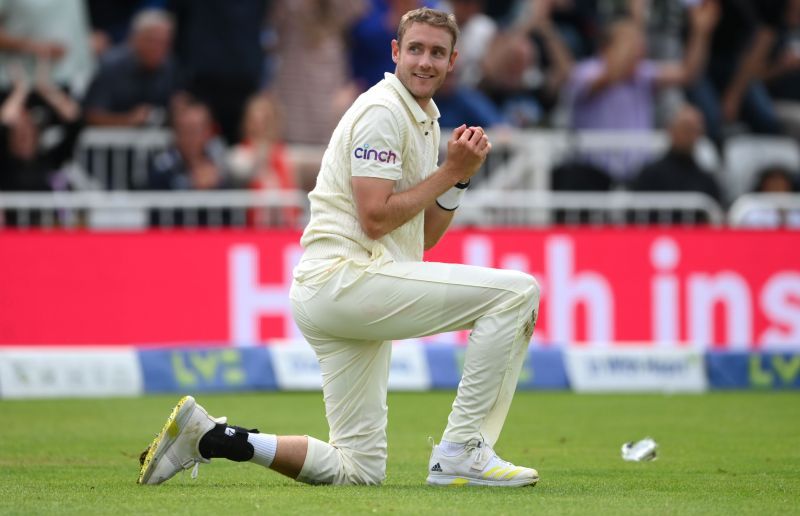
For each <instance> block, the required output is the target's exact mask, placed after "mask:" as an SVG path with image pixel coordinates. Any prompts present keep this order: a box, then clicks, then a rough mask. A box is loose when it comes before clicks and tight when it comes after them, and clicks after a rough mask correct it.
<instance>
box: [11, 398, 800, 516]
mask: <svg viewBox="0 0 800 516" xmlns="http://www.w3.org/2000/svg"><path fill="white" fill-rule="evenodd" d="M177 399H178V396H148V397H143V398H138V399H113V400H40V401H0V416H2V425H0V514H46V513H75V514H77V513H80V514H365V513H366V514H416V515H420V516H429V515H436V516H444V515H450V514H491V515H500V514H533V513H535V514H548V515H549V514H725V515H730V514H780V515H786V514H800V394H798V393H758V392H752V393H744V392H738V393H714V394H707V395H697V396H691V395H690V396H686V395H680V396H678V395H675V396H659V395H576V394H571V393H541V392H521V393H518V394H517V397H516V399H515V402H514V406H513V407H512V411H511V414H510V415H509V418H508V421H507V423H506V427H505V430H504V433H503V436H502V438H501V440H500V442H499V443H498V445H497V446H496V448H497V451H498V452H499V453H500V454H501V456H503V457H504V458H507V459H509V460H511V461H513V462H517V463H519V464H524V465H530V466H534V467H536V468H537V469H538V470H539V473H540V475H541V481H540V482H539V485H537V486H536V487H534V488H522V489H502V490H498V489H490V488H433V487H428V486H426V485H425V484H424V481H425V476H426V466H427V460H428V456H429V454H430V449H429V447H428V444H427V437H428V436H429V435H432V436H435V437H436V438H437V440H438V438H439V435H440V432H441V430H442V428H443V425H444V422H445V418H446V416H447V413H448V411H449V406H450V403H451V402H452V393H450V392H436V393H424V394H423V393H394V394H391V395H390V398H389V467H388V480H387V481H386V483H385V484H384V485H383V486H381V487H331V486H318V487H311V486H306V485H301V484H296V483H294V482H293V481H290V480H288V479H285V478H283V477H281V476H279V475H277V474H276V473H274V472H271V471H267V470H265V469H263V468H261V467H258V466H255V465H252V464H236V463H229V462H225V461H221V460H217V461H214V463H212V464H207V465H201V467H200V476H199V478H197V479H196V480H192V479H191V478H190V476H189V472H185V473H183V474H180V475H178V476H177V477H175V478H174V479H172V480H171V481H170V482H168V483H166V484H164V485H161V486H156V487H151V486H139V485H136V483H135V481H136V477H137V473H138V455H139V452H140V451H141V450H143V449H144V447H145V446H146V445H147V444H148V443H149V441H150V439H151V438H152V437H153V435H154V434H155V433H156V432H157V431H158V430H159V429H160V428H161V425H162V423H163V421H164V420H165V418H166V417H167V415H168V414H169V411H170V410H171V408H172V406H173V404H174V403H175V402H176V401H177ZM197 399H198V401H199V402H200V403H201V404H203V405H204V406H205V407H206V408H207V409H208V410H209V412H210V413H212V414H214V415H218V416H219V415H227V416H228V417H229V420H230V421H231V423H234V424H240V425H243V426H256V427H258V428H260V429H261V430H262V431H269V432H276V433H309V434H312V435H315V436H317V437H320V438H323V439H324V438H325V437H326V435H327V433H326V426H325V421H324V417H323V407H322V399H321V395H320V394H319V393H270V394H263V393H259V394H236V395H233V394H228V395H198V396H197ZM645 436H652V437H653V438H655V439H656V441H657V442H658V443H659V445H660V448H659V458H658V460H657V461H655V462H649V463H627V462H624V461H622V459H621V458H620V451H619V449H620V445H621V444H622V443H623V442H625V441H626V440H633V439H637V438H641V437H645Z"/></svg>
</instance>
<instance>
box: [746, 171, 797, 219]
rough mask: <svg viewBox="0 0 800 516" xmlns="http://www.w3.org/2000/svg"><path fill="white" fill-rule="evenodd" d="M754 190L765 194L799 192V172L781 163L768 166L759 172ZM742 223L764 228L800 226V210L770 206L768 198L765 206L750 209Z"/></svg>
mask: <svg viewBox="0 0 800 516" xmlns="http://www.w3.org/2000/svg"><path fill="white" fill-rule="evenodd" d="M753 192H754V193H763V194H792V193H796V192H798V174H797V173H792V171H790V170H789V169H787V168H785V167H783V166H781V165H774V166H770V167H766V168H765V169H763V170H762V171H760V172H759V173H758V176H757V178H756V181H755V185H754V186H753ZM741 224H742V225H743V226H755V227H762V228H776V227H788V228H800V210H797V209H781V208H778V207H774V206H769V200H766V201H765V202H764V206H761V207H758V208H753V209H750V210H748V211H747V212H746V214H745V216H744V218H743V220H742V221H741Z"/></svg>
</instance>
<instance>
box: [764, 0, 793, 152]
mask: <svg viewBox="0 0 800 516" xmlns="http://www.w3.org/2000/svg"><path fill="white" fill-rule="evenodd" d="M784 25H785V27H786V28H788V29H789V30H783V31H781V33H780V34H779V37H778V42H777V43H776V45H775V48H774V49H773V51H772V56H771V59H770V63H769V66H768V67H767V72H766V76H765V78H766V85H767V89H768V90H769V93H770V96H771V97H772V99H773V101H774V102H773V105H774V107H775V112H776V115H777V116H778V118H779V119H780V121H781V123H782V124H783V126H784V128H785V129H786V131H787V132H788V133H789V134H791V135H792V136H793V137H794V138H795V139H797V140H800V30H799V29H798V27H800V0H789V4H788V6H787V8H786V16H785V23H784Z"/></svg>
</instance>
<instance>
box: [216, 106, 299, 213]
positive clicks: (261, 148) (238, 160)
mask: <svg viewBox="0 0 800 516" xmlns="http://www.w3.org/2000/svg"><path fill="white" fill-rule="evenodd" d="M242 134H243V139H242V141H241V142H239V143H238V144H237V145H235V146H234V147H233V148H232V149H231V152H230V154H229V156H228V168H229V169H230V171H231V176H232V179H233V184H234V186H236V187H239V188H251V189H254V190H294V189H295V188H297V184H296V181H295V178H294V170H293V169H292V166H291V164H290V162H289V157H288V155H287V152H286V146H285V145H284V143H283V141H282V137H281V121H280V115H279V112H278V106H277V103H276V102H275V101H274V99H272V98H271V97H270V96H269V95H267V94H263V93H262V94H260V95H256V96H254V97H252V98H251V99H250V100H249V101H248V102H247V106H246V107H245V111H244V120H243V127H242ZM299 215H300V213H299V211H298V210H297V208H294V207H286V208H275V209H269V208H265V209H257V210H253V211H252V212H251V214H250V218H251V220H252V221H253V222H254V223H256V225H258V226H264V225H286V224H288V225H292V226H293V225H294V224H295V223H296V222H297V218H298V216H299Z"/></svg>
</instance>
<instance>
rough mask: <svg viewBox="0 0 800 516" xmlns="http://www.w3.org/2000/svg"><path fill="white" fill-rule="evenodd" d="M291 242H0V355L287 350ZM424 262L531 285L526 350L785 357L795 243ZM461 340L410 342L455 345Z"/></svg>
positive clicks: (691, 242)
mask: <svg viewBox="0 0 800 516" xmlns="http://www.w3.org/2000/svg"><path fill="white" fill-rule="evenodd" d="M298 238H299V234H298V233H296V232H293V231H258V232H256V231H211V230H208V231H204V230H195V231H188V230H187V231H164V232H161V231H159V232H144V233H85V232H75V233H68V232H57V233H55V232H54V233H46V232H28V233H16V232H11V231H6V232H3V233H0V249H1V250H2V252H0V307H2V309H1V310H0V346H2V345H34V346H38V345H87V344H94V343H103V344H116V345H137V346H141V345H145V346H153V347H163V346H170V345H194V346H203V345H207V344H209V343H214V344H216V343H224V344H226V345H234V346H244V347H246V346H252V345H256V344H258V343H262V342H267V341H270V340H272V339H297V338H301V336H300V334H299V332H298V330H297V328H296V326H295V325H294V323H293V321H292V318H291V314H290V312H289V303H288V289H289V285H290V282H291V271H292V268H293V266H294V265H295V263H296V262H297V260H298V259H299V256H300V254H301V249H300V247H299V245H298ZM426 259H428V260H437V261H446V262H456V263H468V264H473V265H484V266H490V267H501V268H509V269H518V270H523V271H526V272H529V273H531V274H533V275H534V276H536V278H537V279H538V281H539V283H540V285H541V287H542V305H541V307H540V314H541V315H540V317H539V321H538V327H537V330H536V332H535V334H534V345H535V346H537V347H541V348H547V347H550V346H556V347H560V346H563V345H567V344H572V343H576V342H577V343H582V344H580V345H582V346H586V347H591V348H603V347H607V346H609V344H608V343H611V342H614V343H617V344H615V345H616V346H620V347H625V346H626V345H627V344H626V342H635V343H641V342H648V343H650V345H651V346H653V347H656V348H682V347H685V346H690V347H695V346H699V347H700V348H702V349H712V350H739V351H750V350H761V349H770V350H789V351H791V350H800V234H798V233H797V232H789V231H733V230H712V229H700V228H697V229H686V230H657V229H644V228H631V229H599V228H591V229H576V230H558V229H551V230H522V229H520V230H511V229H509V230H493V231H472V230H463V231H453V232H451V233H448V235H446V237H445V238H444V239H443V241H442V242H441V243H440V244H439V245H438V246H437V247H436V248H434V249H433V250H432V251H431V252H430V253H428V254H427V255H426ZM466 338H467V333H466V332H459V333H455V334H451V335H448V336H446V337H431V338H426V339H421V341H422V342H431V341H436V342H443V341H449V342H455V343H462V344H463V343H464V342H465V341H466Z"/></svg>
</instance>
